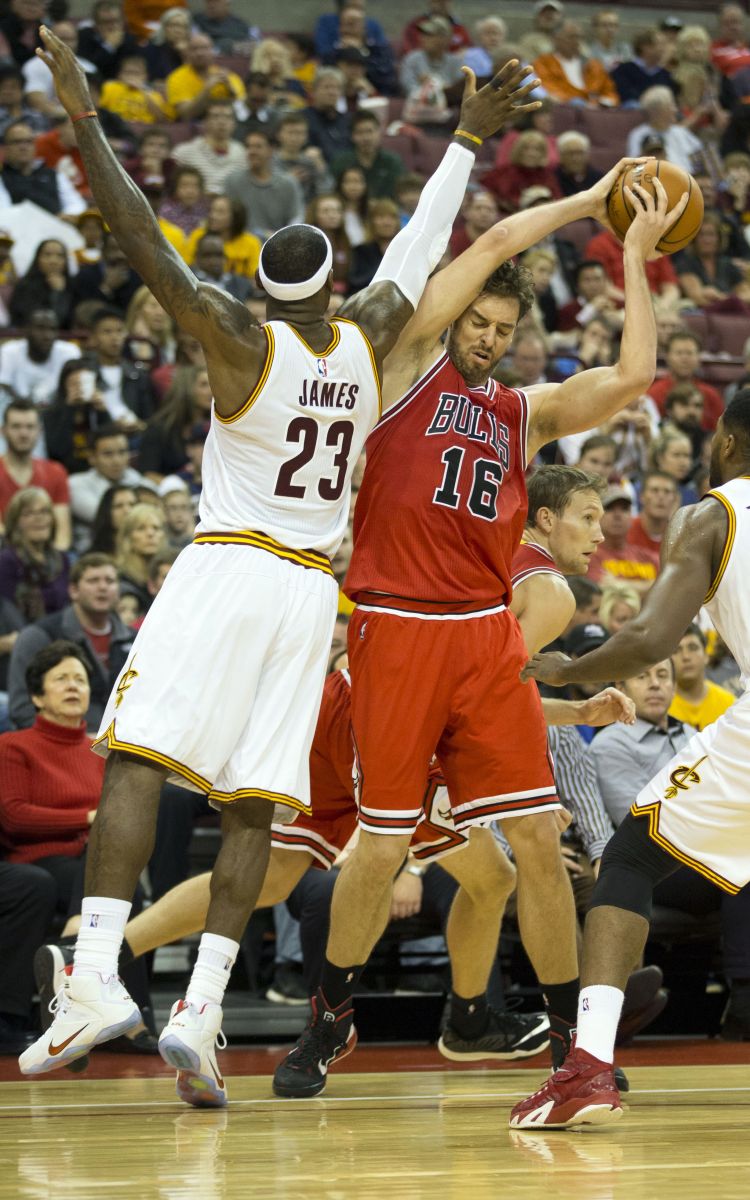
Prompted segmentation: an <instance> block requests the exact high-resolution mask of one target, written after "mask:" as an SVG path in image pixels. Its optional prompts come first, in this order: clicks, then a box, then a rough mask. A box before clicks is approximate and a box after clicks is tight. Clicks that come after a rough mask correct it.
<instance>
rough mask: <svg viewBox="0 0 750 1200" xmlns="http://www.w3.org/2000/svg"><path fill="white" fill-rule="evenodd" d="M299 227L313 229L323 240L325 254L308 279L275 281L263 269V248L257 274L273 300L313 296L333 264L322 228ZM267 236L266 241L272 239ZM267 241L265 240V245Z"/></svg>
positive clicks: (328, 242)
mask: <svg viewBox="0 0 750 1200" xmlns="http://www.w3.org/2000/svg"><path fill="white" fill-rule="evenodd" d="M299 228H300V229H315V232H316V233H319V234H320V236H321V237H322V238H323V239H324V240H325V244H326V256H325V258H324V260H323V262H322V264H321V265H320V266H319V267H318V269H317V271H316V272H315V274H314V275H311V276H310V278H309V279H301V280H300V281H299V282H298V283H276V281H275V280H274V279H269V278H268V276H267V275H266V273H265V271H264V270H263V250H265V246H264V247H263V250H261V252H260V262H259V263H258V275H259V276H260V281H261V283H262V284H263V287H264V288H265V290H266V291H267V292H268V295H269V296H273V298H274V300H307V298H308V297H309V296H314V295H315V293H316V292H319V291H320V289H321V288H322V286H323V284H324V283H325V281H326V279H327V278H328V274H329V272H330V270H331V267H332V265H333V247H332V246H331V243H330V241H329V239H328V238H327V237H326V235H325V234H324V233H323V230H322V229H317V228H316V227H315V226H314V225H300V226H299ZM272 240H273V239H272V238H269V239H268V241H272ZM267 245H268V242H266V246H267Z"/></svg>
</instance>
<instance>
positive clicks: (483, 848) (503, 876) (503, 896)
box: [457, 829, 516, 906]
mask: <svg viewBox="0 0 750 1200" xmlns="http://www.w3.org/2000/svg"><path fill="white" fill-rule="evenodd" d="M485 835H486V836H485ZM467 854H468V856H469V857H468V858H467V860H466V867H468V868H470V869H468V870H462V871H461V875H460V877H459V882H460V884H461V887H462V888H463V889H464V890H465V891H466V892H467V893H468V895H469V896H470V897H471V899H472V900H473V901H474V903H475V904H481V905H493V906H495V905H497V904H499V903H502V904H504V903H505V901H506V900H507V899H508V896H510V894H511V892H512V891H513V889H514V887H515V886H516V869H515V867H514V866H513V864H512V863H511V861H510V859H509V858H508V857H507V855H505V854H504V853H503V851H502V850H501V849H500V847H499V846H498V844H497V842H496V841H495V839H494V837H493V836H492V834H491V832H490V831H489V830H488V829H477V830H472V833H471V840H470V843H469V849H468V851H467ZM457 865H458V864H457Z"/></svg>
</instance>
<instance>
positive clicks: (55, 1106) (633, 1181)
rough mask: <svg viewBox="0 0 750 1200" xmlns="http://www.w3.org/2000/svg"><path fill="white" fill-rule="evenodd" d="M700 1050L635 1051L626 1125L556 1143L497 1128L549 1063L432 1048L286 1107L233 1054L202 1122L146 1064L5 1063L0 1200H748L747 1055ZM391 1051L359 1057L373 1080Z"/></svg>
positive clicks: (0, 1086)
mask: <svg viewBox="0 0 750 1200" xmlns="http://www.w3.org/2000/svg"><path fill="white" fill-rule="evenodd" d="M710 1045H711V1044H708V1046H706V1044H705V1043H704V1049H703V1052H702V1053H699V1054H698V1056H697V1057H698V1058H699V1059H701V1060H702V1061H703V1064H704V1065H695V1066H688V1065H671V1066H635V1067H632V1066H630V1064H629V1062H628V1061H627V1059H628V1058H629V1059H631V1060H632V1058H633V1052H630V1054H629V1055H628V1056H627V1058H626V1059H625V1060H624V1065H626V1067H627V1071H628V1075H629V1078H630V1081H631V1088H632V1090H631V1092H630V1094H629V1097H628V1112H627V1115H626V1117H625V1118H624V1119H623V1120H622V1121H621V1122H620V1123H619V1124H618V1125H615V1126H613V1127H611V1128H610V1129H603V1130H592V1131H590V1132H588V1133H565V1132H557V1133H554V1132H550V1133H548V1134H532V1133H522V1132H516V1131H510V1130H509V1129H508V1128H507V1120H508V1112H509V1109H510V1107H511V1105H512V1104H513V1103H515V1101H516V1100H517V1099H518V1098H520V1097H521V1096H522V1095H525V1094H527V1093H528V1092H529V1091H530V1090H532V1089H533V1088H534V1087H536V1086H538V1084H539V1083H541V1081H542V1078H543V1075H544V1066H543V1064H542V1065H541V1066H537V1067H535V1068H534V1067H531V1068H529V1067H526V1068H524V1069H522V1070H514V1069H509V1068H506V1069H502V1070H497V1071H493V1070H484V1069H482V1068H478V1069H473V1070H467V1071H463V1070H451V1069H446V1070H444V1069H441V1067H440V1065H439V1064H440V1062H441V1060H440V1059H439V1058H438V1056H437V1054H436V1053H435V1052H434V1051H432V1050H430V1051H425V1052H424V1054H423V1056H422V1057H423V1060H424V1061H420V1057H419V1055H416V1056H415V1055H414V1054H413V1053H410V1052H409V1051H404V1052H403V1061H404V1065H405V1067H406V1068H408V1069H403V1070H395V1071H394V1070H387V1071H384V1070H374V1071H373V1070H370V1071H367V1072H366V1073H358V1074H354V1073H346V1072H343V1071H341V1072H334V1073H332V1074H331V1077H330V1080H329V1083H328V1088H327V1091H326V1093H325V1096H324V1097H323V1098H319V1099H317V1100H307V1101H288V1100H287V1101H282V1100H277V1099H275V1098H274V1097H273V1095H272V1093H271V1087H270V1082H271V1081H270V1077H269V1075H268V1074H262V1075H261V1074H254V1075H250V1074H243V1073H241V1069H242V1067H243V1066H246V1065H247V1060H248V1059H251V1060H252V1059H256V1060H257V1059H258V1054H257V1053H256V1054H255V1055H254V1056H253V1055H247V1054H246V1053H244V1052H243V1051H228V1052H226V1053H225V1054H224V1055H222V1060H221V1061H222V1065H223V1067H224V1072H225V1075H226V1076H228V1077H230V1079H231V1083H230V1099H231V1103H230V1105H229V1107H228V1108H227V1109H224V1110H219V1111H217V1110H211V1111H197V1110H195V1109H189V1108H186V1107H185V1106H184V1105H183V1104H181V1103H180V1102H179V1101H178V1100H177V1099H176V1097H175V1095H174V1085H173V1078H172V1075H171V1073H170V1072H169V1071H168V1070H167V1068H166V1067H164V1066H163V1064H161V1063H160V1062H157V1061H155V1060H154V1061H151V1060H148V1061H147V1063H146V1066H145V1067H144V1060H143V1059H141V1058H138V1059H131V1060H127V1059H119V1060H116V1061H115V1059H114V1056H112V1055H108V1056H106V1062H105V1059H104V1056H100V1061H99V1062H98V1063H97V1065H94V1064H92V1070H91V1073H92V1074H94V1075H99V1076H101V1075H102V1074H104V1073H105V1072H108V1073H110V1074H113V1073H114V1072H116V1073H117V1077H115V1078H101V1077H100V1078H88V1077H86V1076H79V1077H74V1076H72V1075H70V1074H69V1073H67V1072H61V1073H59V1074H55V1075H50V1076H46V1077H44V1078H43V1079H40V1080H38V1081H34V1082H28V1081H11V1080H17V1079H18V1076H17V1074H16V1073H15V1071H14V1069H13V1066H12V1065H11V1060H4V1063H3V1071H2V1074H3V1076H4V1078H5V1079H6V1080H8V1081H7V1082H2V1083H0V1159H1V1160H2V1171H0V1200H49V1198H51V1200H57V1198H58V1197H65V1198H70V1200H104V1198H109V1197H113V1198H116V1197H123V1198H126V1200H129V1198H130V1197H138V1200H193V1198H195V1200H234V1198H235V1197H236V1198H237V1200H240V1198H243V1200H244V1198H246V1197H258V1198H260V1197H263V1198H264V1200H267V1198H268V1200H303V1198H304V1200H307V1198H308V1197H313V1196H314V1197H316V1198H320V1200H349V1198H354V1200H360V1198H362V1200H370V1198H372V1200H376V1198H377V1200H382V1198H383V1197H394V1198H397V1200H422V1198H423V1197H424V1198H425V1200H427V1198H429V1200H490V1198H492V1200H498V1198H499V1197H508V1198H513V1200H526V1198H529V1200H531V1198H534V1200H536V1198H545V1200H547V1198H549V1200H553V1198H561V1200H568V1198H570V1200H651V1198H656V1197H659V1198H660V1200H670V1198H672V1197H679V1198H680V1200H687V1198H693V1197H695V1198H697V1197H700V1198H701V1200H702V1198H704V1197H707V1196H711V1197H717V1200H747V1197H748V1196H750V1071H749V1070H748V1065H747V1063H746V1061H745V1060H746V1059H747V1058H748V1057H749V1056H748V1052H747V1050H745V1049H744V1048H742V1047H737V1048H736V1049H737V1051H738V1053H737V1055H736V1056H735V1058H736V1061H735V1062H734V1063H731V1062H725V1063H724V1064H723V1065H709V1064H707V1063H706V1059H707V1058H710V1057H711V1055H710ZM713 1045H714V1046H716V1043H713ZM399 1053H400V1052H399V1051H398V1049H396V1048H382V1049H378V1048H376V1049H374V1050H369V1051H364V1054H366V1055H367V1059H366V1061H365V1065H366V1064H367V1063H370V1064H371V1065H375V1066H377V1064H378V1060H379V1059H380V1060H381V1061H382V1063H383V1064H387V1065H388V1066H390V1065H391V1063H393V1062H394V1061H395V1062H396V1063H398V1062H399ZM359 1054H360V1052H358V1053H357V1055H356V1056H355V1060H356V1058H357V1057H359ZM261 1055H262V1052H261ZM277 1057H279V1055H278V1053H277V1054H275V1055H274V1056H273V1059H269V1058H268V1057H267V1056H266V1058H265V1059H263V1058H262V1057H261V1059H260V1064H258V1063H255V1062H254V1063H253V1066H252V1068H251V1069H253V1070H263V1071H266V1072H267V1071H268V1069H269V1065H271V1063H272V1062H273V1061H275V1059H276V1058H277ZM643 1057H644V1056H643V1054H641V1058H643ZM645 1057H646V1058H648V1057H649V1055H648V1054H646V1056H645ZM651 1057H653V1055H652V1056H651ZM657 1057H658V1056H657ZM666 1057H667V1058H670V1057H674V1055H670V1054H667V1056H666ZM716 1057H718V1058H719V1059H721V1058H724V1059H726V1058H727V1057H728V1056H727V1054H726V1049H725V1052H724V1053H721V1052H720V1053H719V1054H718V1055H716ZM730 1057H731V1056H730ZM415 1065H416V1066H417V1067H418V1069H413V1068H414V1066H415ZM146 1072H148V1073H146Z"/></svg>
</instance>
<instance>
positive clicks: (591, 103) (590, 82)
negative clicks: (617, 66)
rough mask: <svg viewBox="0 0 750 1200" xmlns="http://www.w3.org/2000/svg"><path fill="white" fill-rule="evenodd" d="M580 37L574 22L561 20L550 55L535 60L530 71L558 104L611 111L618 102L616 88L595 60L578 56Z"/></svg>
mask: <svg viewBox="0 0 750 1200" xmlns="http://www.w3.org/2000/svg"><path fill="white" fill-rule="evenodd" d="M581 36H582V34H581V27H580V25H579V24H578V23H577V22H576V21H563V23H562V24H561V25H560V26H559V27H558V28H557V29H556V30H555V34H554V37H553V39H552V41H553V51H552V53H551V54H541V55H540V56H539V58H537V59H535V60H534V70H535V71H536V73H537V75H538V76H539V79H540V80H541V84H542V87H543V88H545V90H546V92H547V94H548V96H550V97H551V98H552V99H553V100H556V101H557V103H558V104H578V105H584V106H585V107H586V108H614V107H616V106H617V105H618V104H619V103H620V98H619V96H618V94H617V88H616V87H615V85H614V83H613V82H612V80H611V78H610V76H609V75H608V74H607V72H606V70H605V69H604V65H603V64H602V63H601V62H599V60H598V59H597V58H587V57H585V56H584V55H583V54H582V52H581Z"/></svg>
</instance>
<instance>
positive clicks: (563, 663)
mask: <svg viewBox="0 0 750 1200" xmlns="http://www.w3.org/2000/svg"><path fill="white" fill-rule="evenodd" d="M572 661H573V660H572V659H571V658H568V655H567V654H561V653H560V651H559V650H550V651H549V652H548V653H547V654H535V655H534V657H533V658H530V659H529V661H528V662H527V663H526V666H525V667H524V668H523V670H522V671H521V682H522V683H527V682H528V680H529V679H536V681H537V683H549V684H550V685H551V686H552V687H563V686H564V685H565V684H566V683H567V682H568V678H567V668H568V667H569V666H570V664H571V663H572Z"/></svg>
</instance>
